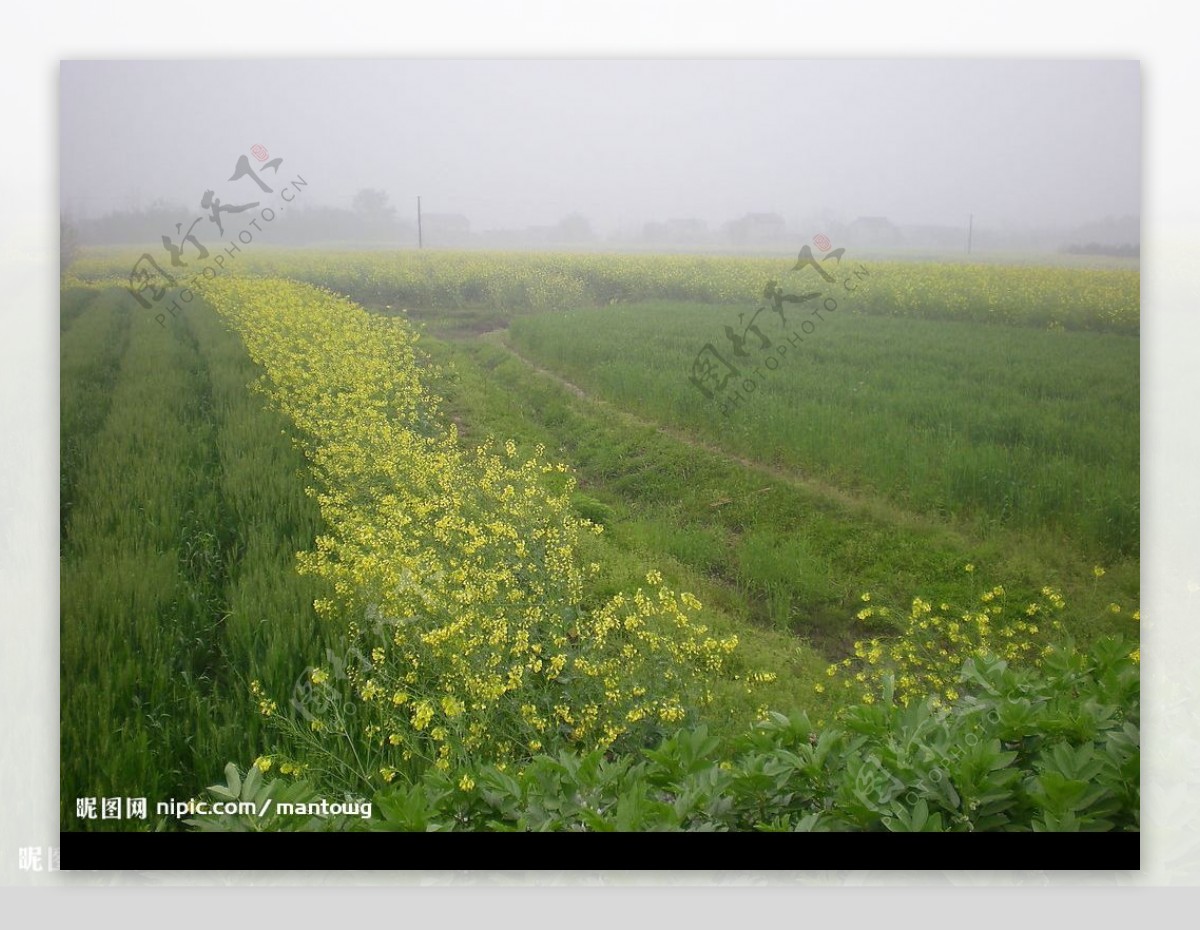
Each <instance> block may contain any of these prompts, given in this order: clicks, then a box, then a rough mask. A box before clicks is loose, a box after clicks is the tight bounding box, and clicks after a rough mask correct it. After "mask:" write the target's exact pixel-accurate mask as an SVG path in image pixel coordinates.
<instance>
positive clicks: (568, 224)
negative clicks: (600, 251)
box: [555, 213, 596, 242]
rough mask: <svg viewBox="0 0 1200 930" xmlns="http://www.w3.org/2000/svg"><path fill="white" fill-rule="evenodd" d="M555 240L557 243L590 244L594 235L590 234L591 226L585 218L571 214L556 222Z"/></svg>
mask: <svg viewBox="0 0 1200 930" xmlns="http://www.w3.org/2000/svg"><path fill="white" fill-rule="evenodd" d="M555 238H556V239H558V241H559V242H591V241H592V240H593V239H594V238H596V234H595V233H594V232H592V224H591V223H589V222H588V219H587V217H585V216H581V215H579V214H578V213H572V214H571V215H570V216H564V217H563V218H562V219H561V220H559V221H558V226H557V228H556V229H555Z"/></svg>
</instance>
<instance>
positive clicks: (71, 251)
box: [58, 216, 79, 274]
mask: <svg viewBox="0 0 1200 930" xmlns="http://www.w3.org/2000/svg"><path fill="white" fill-rule="evenodd" d="M78 254H79V233H78V231H77V230H76V229H75V227H74V226H73V225H72V224H71V223H69V222H68V221H67V218H66V217H65V216H60V217H59V218H58V271H59V274H66V273H67V269H68V268H69V267H71V262H73V261H75V257H76V256H77V255H78Z"/></svg>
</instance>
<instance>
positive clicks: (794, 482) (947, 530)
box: [478, 329, 981, 548]
mask: <svg viewBox="0 0 1200 930" xmlns="http://www.w3.org/2000/svg"><path fill="white" fill-rule="evenodd" d="M504 332H505V330H503V329H496V330H491V331H489V332H486V333H480V334H479V336H478V338H480V339H486V340H487V341H489V342H491V343H493V344H494V345H497V346H499V347H501V348H502V349H504V350H505V351H506V352H507V353H508V354H509V355H511V356H512V357H513V358H515V359H517V360H518V361H520V362H521V363H523V364H524V365H525V366H526V367H528V368H529V369H531V370H532V371H534V372H535V373H536V374H538V375H540V376H541V377H544V378H548V379H549V380H550V381H552V382H553V383H554V384H556V385H558V387H560V388H561V389H562V390H564V391H567V392H569V393H570V394H573V395H574V396H575V397H577V398H579V399H580V400H584V401H587V402H588V403H589V404H593V405H594V406H596V407H599V408H601V409H603V410H604V411H606V413H608V414H610V415H612V416H614V417H616V418H619V419H622V420H624V421H625V422H626V423H629V424H632V425H635V426H639V427H642V428H645V429H651V430H654V431H656V432H658V433H661V434H662V435H664V436H667V437H668V438H670V439H673V440H674V441H676V442H679V443H682V444H683V445H685V446H689V447H690V448H693V449H698V450H700V451H703V452H705V453H707V454H709V455H712V456H715V457H716V458H719V459H722V460H723V461H725V462H728V463H730V464H735V465H738V466H740V467H742V468H745V469H747V470H748V471H752V472H755V473H756V474H760V475H762V476H763V477H766V478H770V479H772V480H773V481H779V482H782V483H783V484H787V485H789V486H791V487H794V488H797V489H799V490H801V491H805V492H807V493H808V494H810V495H812V496H813V497H817V498H819V499H821V500H825V501H829V502H831V503H834V504H837V505H838V506H841V507H843V508H845V509H847V510H849V511H851V512H854V513H857V514H861V515H864V516H867V517H870V518H873V519H875V520H879V521H882V522H885V523H888V524H895V525H899V526H903V527H907V528H911V529H920V530H926V531H933V532H938V533H941V534H944V535H946V536H947V537H949V538H950V539H952V540H954V541H955V542H956V543H958V544H959V545H960V546H963V547H966V548H973V547H975V546H978V545H979V544H980V543H981V540H979V539H976V538H974V537H972V536H971V535H969V534H967V533H965V532H963V531H962V530H960V529H958V528H956V527H953V526H949V525H947V524H946V523H944V522H942V521H940V520H936V519H932V518H930V517H928V516H926V515H924V514H919V513H916V512H914V511H910V510H905V509H903V508H901V507H897V506H896V505H895V504H892V503H891V502H889V501H886V500H884V499H882V498H879V497H875V496H865V495H859V494H855V493H853V492H850V491H847V490H845V489H844V488H839V487H837V486H835V485H832V484H829V483H828V482H825V481H821V480H819V479H816V478H812V477H808V476H805V475H802V474H800V473H798V472H796V471H792V470H789V469H785V468H779V467H777V466H773V465H766V464H763V463H762V462H757V461H755V460H753V459H748V458H745V457H743V456H740V455H737V454H736V453H732V452H729V451H728V450H726V449H722V448H721V447H719V446H716V445H713V444H712V443H709V442H705V441H704V440H702V439H698V438H697V437H696V436H694V435H692V434H690V433H687V432H684V431H683V430H680V429H676V428H675V427H672V426H665V425H663V424H661V423H656V422H654V421H652V420H647V419H644V418H642V417H640V416H638V415H637V414H634V413H631V412H629V411H628V410H623V409H621V408H619V407H616V406H615V405H613V404H612V403H610V402H609V401H607V400H604V399H603V398H600V397H596V396H594V395H592V394H590V393H588V392H587V391H585V390H584V389H583V388H581V387H580V386H579V385H577V384H575V383H574V382H572V381H568V380H567V379H566V378H564V377H562V376H561V375H559V374H557V373H556V372H553V371H550V370H549V369H547V368H543V367H542V366H541V365H539V364H537V362H535V361H533V360H532V359H530V358H528V357H526V356H525V355H522V354H521V353H520V352H519V351H518V350H517V349H516V347H514V346H513V345H511V344H510V343H509V342H508V340H507V339H505V338H504ZM768 490H770V489H769V488H763V491H768ZM728 503H732V501H729V500H721V501H717V502H716V503H715V504H713V507H720V506H724V505H725V504H728Z"/></svg>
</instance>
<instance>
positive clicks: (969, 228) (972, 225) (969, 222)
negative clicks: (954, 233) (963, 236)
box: [967, 213, 975, 255]
mask: <svg viewBox="0 0 1200 930" xmlns="http://www.w3.org/2000/svg"><path fill="white" fill-rule="evenodd" d="M974 230H975V214H974V213H972V214H971V217H970V219H968V220H967V254H968V255H970V254H971V233H972V232H974Z"/></svg>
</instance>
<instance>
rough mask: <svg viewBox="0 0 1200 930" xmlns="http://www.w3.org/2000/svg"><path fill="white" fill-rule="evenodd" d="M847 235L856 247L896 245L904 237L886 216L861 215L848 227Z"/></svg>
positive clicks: (849, 241) (848, 239)
mask: <svg viewBox="0 0 1200 930" xmlns="http://www.w3.org/2000/svg"><path fill="white" fill-rule="evenodd" d="M846 236H847V241H848V243H850V244H853V246H854V247H855V248H864V247H865V248H870V247H872V246H895V245H899V244H900V243H901V242H902V241H903V239H904V237H903V236H902V235H901V234H900V230H899V229H897V228H896V226H895V225H894V224H893V223H892V221H891V220H889V219H888V218H887V217H886V216H860V217H859V218H858V219H856V220H855V221H854V222H853V223H851V224H850V226H849V227H848V228H847V230H846Z"/></svg>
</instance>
